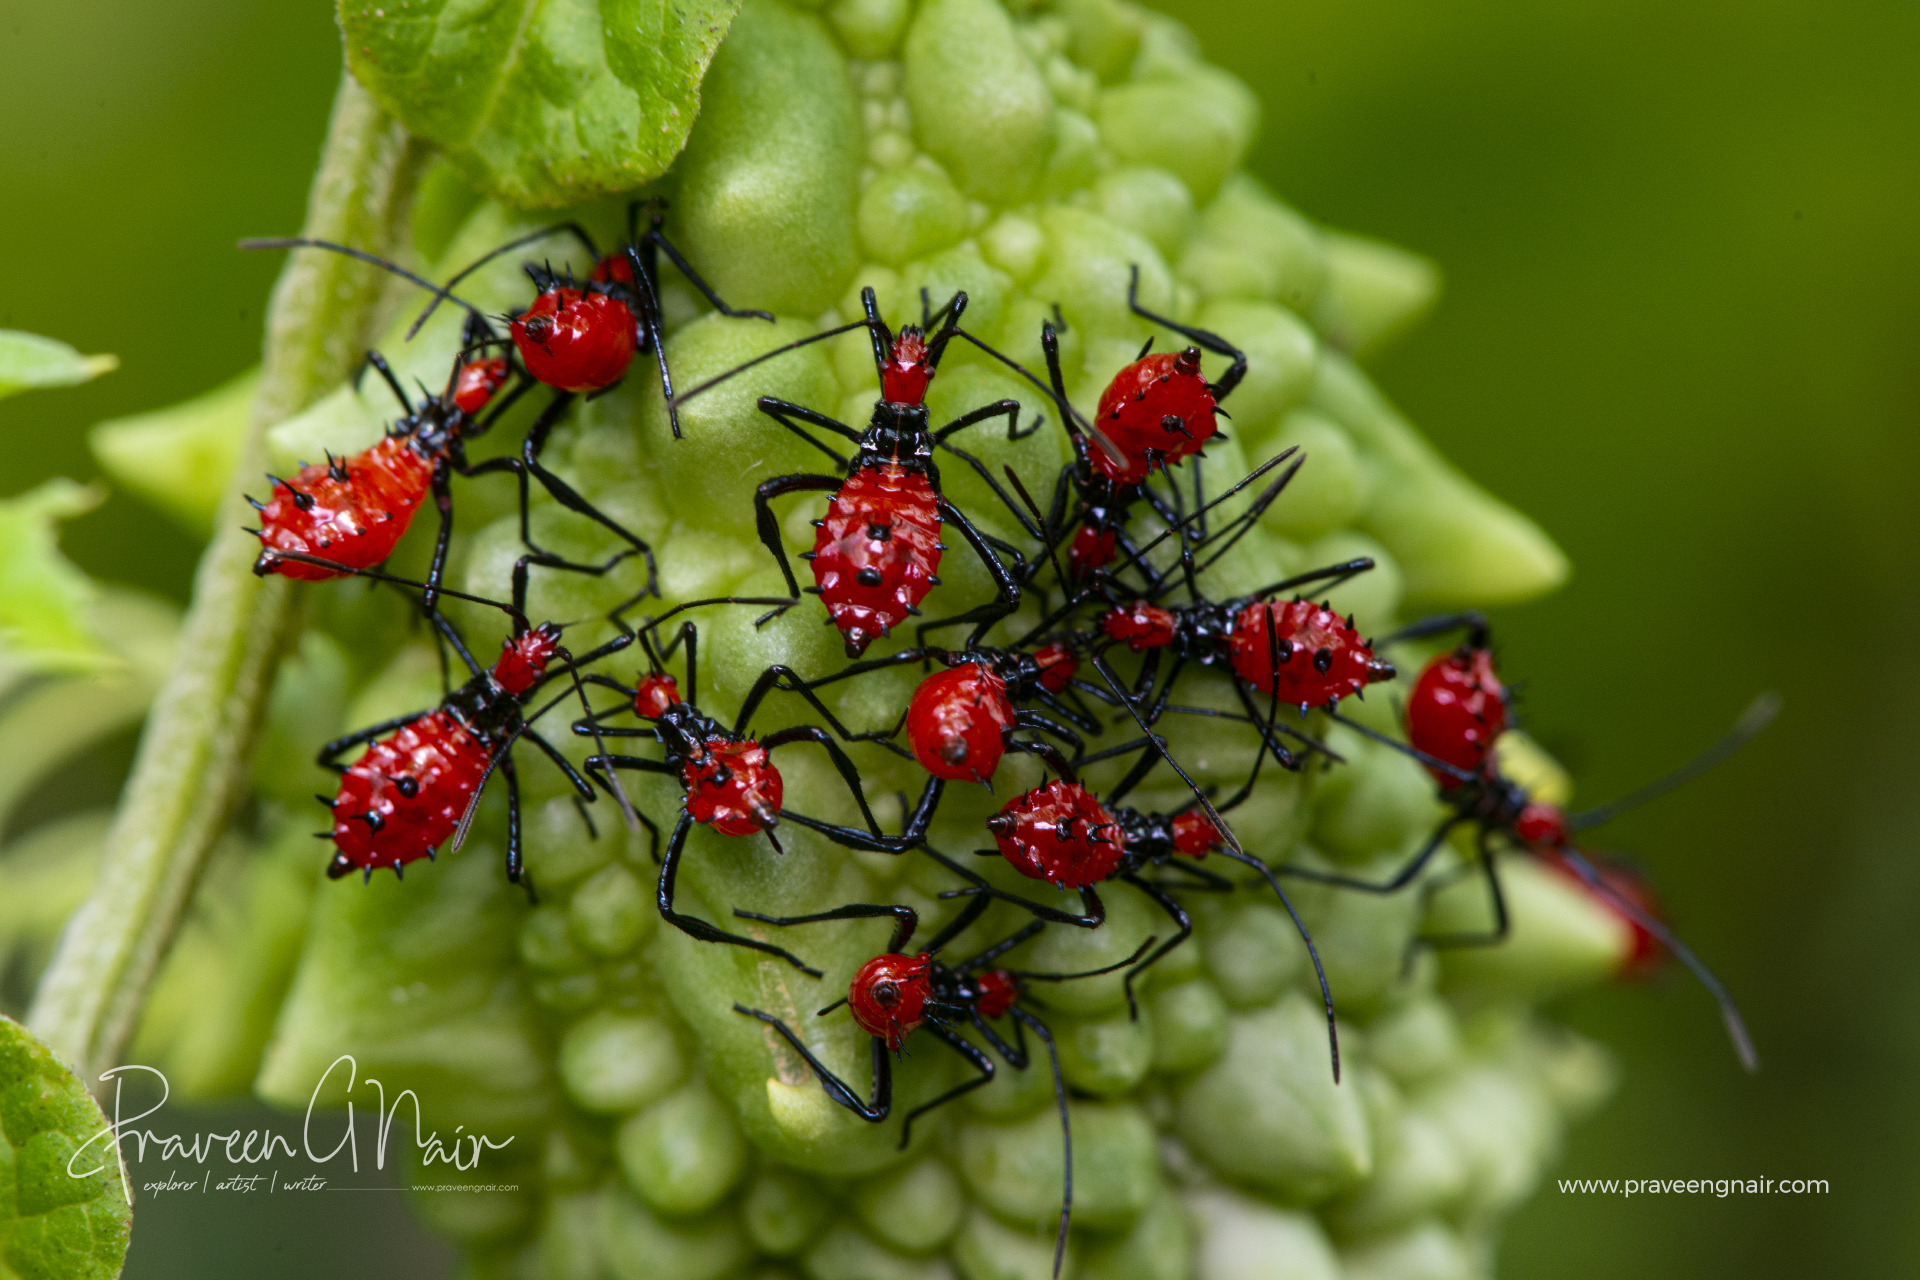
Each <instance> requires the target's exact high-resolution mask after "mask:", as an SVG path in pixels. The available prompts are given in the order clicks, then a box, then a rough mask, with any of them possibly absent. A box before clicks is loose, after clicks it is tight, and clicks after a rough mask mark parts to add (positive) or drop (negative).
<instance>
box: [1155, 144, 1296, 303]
mask: <svg viewBox="0 0 1920 1280" xmlns="http://www.w3.org/2000/svg"><path fill="white" fill-rule="evenodd" d="M1179 274H1180V278H1181V279H1182V280H1185V281H1186V282H1187V283H1189V284H1191V285H1192V286H1193V287H1194V288H1195V289H1197V290H1199V292H1200V295H1201V297H1203V298H1206V299H1208V300H1209V301H1211V300H1213V299H1218V298H1242V299H1247V300H1249V301H1261V302H1278V303H1280V304H1281V305H1283V306H1286V307H1290V308H1292V309H1293V310H1294V311H1296V312H1298V313H1299V314H1301V315H1308V316H1310V315H1312V314H1313V313H1314V309H1315V306H1316V305H1317V304H1318V302H1319V300H1320V294H1321V291H1322V290H1323V289H1325V287H1326V283H1327V255H1326V246H1325V244H1324V243H1323V242H1322V240H1321V238H1320V233H1319V232H1318V231H1317V230H1315V229H1314V227H1313V226H1312V224H1310V223H1309V222H1308V221H1307V220H1306V219H1305V218H1303V217H1301V216H1300V215H1299V214H1298V213H1296V212H1294V211H1293V210H1292V209H1291V208H1289V207H1288V206H1286V205H1285V204H1282V203H1281V202H1280V201H1278V200H1276V199H1274V197H1273V196H1272V195H1271V194H1270V193H1269V192H1268V191H1267V189H1266V188H1265V187H1263V186H1261V185H1260V182H1259V180H1258V179H1256V178H1253V177H1251V176H1250V175H1248V174H1245V173H1238V174H1235V175H1234V176H1233V177H1231V178H1229V179H1227V181H1226V182H1225V183H1224V184H1223V185H1222V186H1221V188H1220V195H1219V198H1218V199H1216V200H1214V201H1213V203H1211V204H1208V205H1206V206H1205V208H1204V209H1203V211H1202V212H1201V214H1200V231H1199V234H1198V235H1197V236H1195V237H1194V239H1193V241H1192V242H1191V243H1190V244H1189V245H1188V246H1187V251H1186V252H1185V253H1184V254H1183V255H1181V257H1180V260H1179Z"/></svg>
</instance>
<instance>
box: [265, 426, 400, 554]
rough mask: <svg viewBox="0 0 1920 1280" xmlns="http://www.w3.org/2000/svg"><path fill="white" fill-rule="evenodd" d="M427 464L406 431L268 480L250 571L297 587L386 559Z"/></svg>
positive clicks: (398, 535) (398, 533)
mask: <svg viewBox="0 0 1920 1280" xmlns="http://www.w3.org/2000/svg"><path fill="white" fill-rule="evenodd" d="M433 472H434V461H433V459H431V458H429V457H428V456H427V455H425V454H424V453H422V451H421V449H420V447H419V445H418V443H417V442H416V440H415V439H414V437H413V436H412V435H411V434H408V435H393V436H388V437H386V438H385V439H383V440H381V441H380V442H379V443H378V444H376V445H374V446H373V447H372V448H371V449H365V450H362V451H361V452H359V453H356V454H351V455H349V456H347V457H345V458H329V459H328V460H327V463H326V465H325V466H316V465H314V464H311V463H309V464H308V465H306V466H303V467H301V468H300V470H299V471H298V472H296V473H295V475H294V478H293V479H292V480H281V479H279V478H277V477H275V478H274V479H273V492H272V495H271V496H270V497H269V498H268V499H267V501H266V503H265V504H264V505H261V506H258V507H257V510H258V511H259V512H260V529H259V531H258V536H259V538H260V556H259V558H258V559H257V560H255V561H254V564H253V571H254V572H255V573H257V574H261V575H263V576H264V575H266V574H269V573H278V574H281V575H282V576H284V577H288V578H295V579H298V580H300V581H303V582H320V581H324V580H325V579H328V578H339V577H344V576H346V575H347V573H349V572H350V571H351V570H353V569H370V568H372V567H373V566H374V565H377V564H379V563H381V562H382V561H384V560H385V559H386V558H387V557H388V556H390V555H392V554H393V549H394V547H395V546H396V545H397V544H398V543H399V541H400V539H401V538H402V537H403V536H404V535H405V534H406V532H407V529H408V528H409V527H411V526H412V524H413V516H414V512H416V511H418V510H419V509H420V504H421V503H422V502H423V501H425V500H426V496H427V491H428V489H429V488H430V487H431V485H432V483H433ZM288 552H293V553H295V554H299V555H307V556H312V557H314V558H316V559H321V560H331V561H334V562H335V563H337V564H340V565H342V566H344V567H342V568H339V569H330V568H326V567H324V566H322V565H316V564H312V563H309V562H307V561H304V560H294V559H290V558H288V556H287V554H286V553H288Z"/></svg>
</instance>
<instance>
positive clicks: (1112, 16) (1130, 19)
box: [1054, 0, 1141, 83]
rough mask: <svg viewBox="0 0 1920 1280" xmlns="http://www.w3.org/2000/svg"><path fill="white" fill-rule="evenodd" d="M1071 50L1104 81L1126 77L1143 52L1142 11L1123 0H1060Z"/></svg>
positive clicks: (1074, 58) (1057, 8) (1060, 9)
mask: <svg viewBox="0 0 1920 1280" xmlns="http://www.w3.org/2000/svg"><path fill="white" fill-rule="evenodd" d="M1054 9H1055V11H1056V12H1057V13H1059V15H1060V16H1061V17H1062V18H1064V19H1066V23H1067V32H1068V52H1069V53H1071V54H1072V56H1073V60H1074V61H1075V62H1077V63H1079V64H1080V65H1081V66H1083V67H1085V68H1087V70H1089V71H1091V72H1093V73H1094V75H1096V76H1097V77H1099V78H1100V79H1101V80H1103V81H1107V82H1108V83H1111V82H1113V81H1115V80H1118V79H1119V78H1120V77H1122V76H1124V75H1125V74H1126V72H1127V69H1128V68H1129V67H1130V66H1132V65H1133V60H1134V57H1135V55H1136V54H1138V53H1139V51H1140V25H1141V24H1140V12H1139V10H1137V9H1134V8H1132V7H1131V6H1129V5H1126V4H1123V3H1120V2H1119V0H1060V3H1058V4H1057V5H1055V6H1054Z"/></svg>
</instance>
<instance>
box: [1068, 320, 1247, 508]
mask: <svg viewBox="0 0 1920 1280" xmlns="http://www.w3.org/2000/svg"><path fill="white" fill-rule="evenodd" d="M1217 404H1218V401H1217V400H1216V399H1215V398H1214V391H1213V386H1212V385H1211V384H1210V383H1208V381H1207V380H1206V378H1204V377H1203V376H1201V373H1200V348H1198V347H1188V348H1187V349H1186V350H1184V351H1180V352H1177V353H1170V352H1163V353H1160V354H1156V355H1143V356H1141V357H1140V359H1138V360H1135V361H1134V362H1133V363H1132V364H1130V365H1128V366H1127V367H1126V368H1124V369H1122V370H1121V371H1120V372H1119V373H1117V374H1115V375H1114V376H1113V381H1112V382H1109V383H1108V384H1107V389H1106V390H1105V391H1103V392H1101V393H1100V407H1099V409H1098V410H1096V411H1095V414H1094V421H1095V422H1097V423H1098V424H1099V425H1100V431H1101V433H1102V434H1103V435H1105V436H1106V438H1107V439H1108V440H1109V441H1110V442H1111V443H1112V444H1113V445H1114V446H1115V448H1116V449H1117V451H1118V453H1119V455H1120V456H1119V457H1117V458H1116V457H1115V456H1114V454H1113V453H1110V452H1108V451H1107V450H1105V449H1094V450H1091V451H1090V455H1091V460H1092V463H1093V465H1094V467H1095V468H1096V469H1097V470H1098V471H1099V472H1100V473H1101V474H1102V475H1104V476H1106V477H1107V478H1108V479H1109V480H1117V481H1119V482H1121V483H1123V484H1140V483H1143V482H1144V481H1145V480H1146V478H1147V477H1148V476H1149V475H1151V474H1152V472H1153V470H1154V468H1155V467H1163V466H1167V465H1170V464H1172V463H1175V462H1178V461H1180V460H1181V459H1182V458H1187V457H1191V456H1192V455H1193V454H1196V453H1198V452H1200V450H1201V449H1202V448H1204V447H1205V446H1206V443H1207V441H1208V440H1211V439H1212V438H1213V433H1214V430H1215V428H1216V425H1217V424H1216V423H1215V422H1214V417H1213V411H1214V409H1215V407H1216V406H1217Z"/></svg>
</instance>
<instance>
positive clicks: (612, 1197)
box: [593, 1187, 750, 1280]
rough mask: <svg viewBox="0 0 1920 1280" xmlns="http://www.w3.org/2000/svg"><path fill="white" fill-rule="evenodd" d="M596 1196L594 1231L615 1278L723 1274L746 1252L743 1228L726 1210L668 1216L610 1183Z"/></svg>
mask: <svg viewBox="0 0 1920 1280" xmlns="http://www.w3.org/2000/svg"><path fill="white" fill-rule="evenodd" d="M599 1200H600V1203H599V1204H598V1205H597V1206H596V1209H595V1212H594V1215H593V1216H594V1220H595V1221H594V1228H595V1230H594V1235H595V1237H596V1238H597V1242H598V1244H599V1254H600V1259H601V1265H602V1266H603V1267H605V1268H606V1270H607V1272H608V1274H610V1275H611V1276H613V1278H614V1280H659V1278H660V1277H662V1276H672V1277H673V1278H674V1280H721V1277H723V1276H728V1275H732V1274H733V1273H734V1272H735V1271H737V1270H738V1269H739V1268H741V1267H742V1266H744V1265H745V1263H746V1262H747V1259H748V1258H749V1256H750V1250H749V1248H748V1244H747V1240H746V1235H745V1233H744V1232H743V1231H742V1230H741V1229H740V1226H739V1224H738V1223H737V1222H736V1221H735V1220H734V1216H733V1215H732V1214H731V1213H728V1212H726V1211H724V1210H722V1211H717V1212H715V1213H712V1214H709V1215H707V1216H706V1217H703V1218H698V1219H695V1220H694V1221H691V1222H666V1221H662V1220H661V1219H660V1218H659V1217H657V1216H655V1215H654V1213H653V1212H652V1211H651V1210H649V1209H648V1208H647V1207H646V1206H645V1205H644V1204H642V1203H641V1202H640V1201H638V1200H636V1199H635V1198H634V1197H633V1196H632V1195H631V1194H629V1193H627V1192H626V1191H625V1190H623V1189H619V1188H613V1187H609V1188H608V1189H606V1190H604V1191H602V1192H601V1193H600V1197H599Z"/></svg>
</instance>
